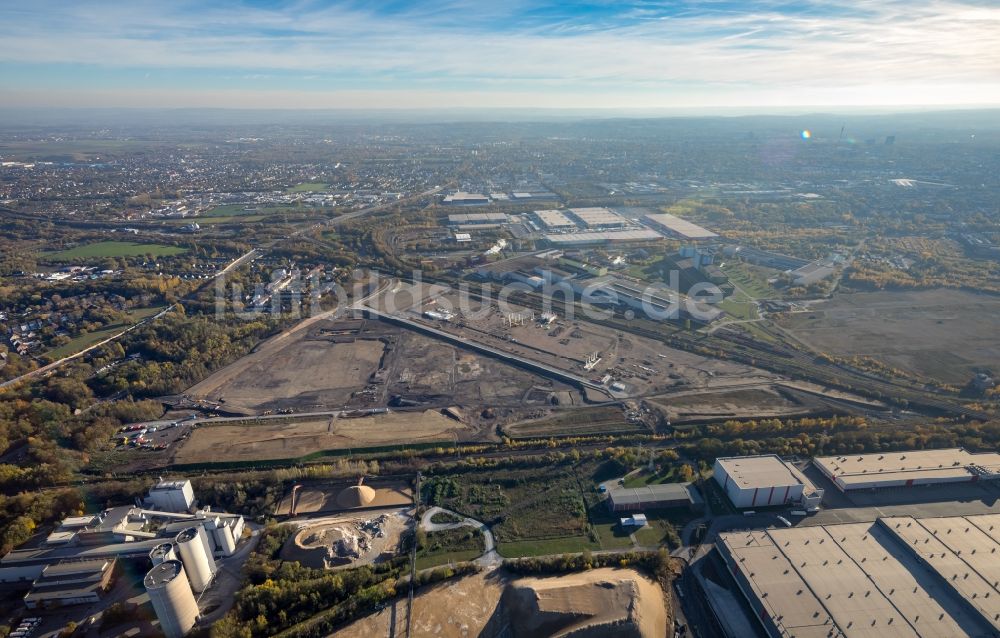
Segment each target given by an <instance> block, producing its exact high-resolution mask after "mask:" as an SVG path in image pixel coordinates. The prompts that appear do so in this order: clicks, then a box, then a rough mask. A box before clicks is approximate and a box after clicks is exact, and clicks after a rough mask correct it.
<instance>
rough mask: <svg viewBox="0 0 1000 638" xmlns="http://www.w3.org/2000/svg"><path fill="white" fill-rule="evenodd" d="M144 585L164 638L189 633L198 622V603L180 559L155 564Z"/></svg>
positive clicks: (177, 637) (179, 637) (176, 637)
mask: <svg viewBox="0 0 1000 638" xmlns="http://www.w3.org/2000/svg"><path fill="white" fill-rule="evenodd" d="M143 584H144V585H145V586H146V592H147V593H148V594H149V600H150V602H151V603H153V609H154V610H155V611H156V617H157V618H158V619H159V621H160V629H161V630H162V631H163V634H164V635H165V636H166V638H181V637H182V636H183V635H184V634H186V633H187V632H188V631H190V630H191V627H193V626H194V623H195V621H196V620H198V603H197V602H196V601H195V599H194V594H193V593H192V592H191V585H190V584H189V583H188V579H187V574H185V572H184V565H183V564H181V562H180V561H179V560H166V561H163V562H162V563H160V564H159V565H156V566H155V567H153V568H152V569H151V570H149V573H147V574H146V578H145V579H144V580H143Z"/></svg>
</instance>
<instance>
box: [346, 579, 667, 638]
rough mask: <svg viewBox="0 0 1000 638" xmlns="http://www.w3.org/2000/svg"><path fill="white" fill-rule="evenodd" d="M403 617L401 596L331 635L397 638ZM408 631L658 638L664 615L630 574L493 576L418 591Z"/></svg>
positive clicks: (444, 636)
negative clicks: (376, 611)
mask: <svg viewBox="0 0 1000 638" xmlns="http://www.w3.org/2000/svg"><path fill="white" fill-rule="evenodd" d="M501 600H502V602H501ZM405 618H406V599H405V597H404V598H401V599H397V600H396V601H395V602H394V603H393V604H392V605H390V606H389V607H387V608H386V609H383V610H382V611H380V612H378V613H375V614H372V615H370V616H368V617H366V618H362V619H360V620H358V621H356V622H354V623H352V624H350V625H348V626H347V627H344V628H342V629H340V630H338V631H337V632H335V633H334V634H333V635H334V636H336V638H368V637H369V636H386V635H390V636H391V635H396V636H400V635H402V633H405ZM394 620H395V622H396V626H395V632H393V631H392V625H393V621H394ZM413 632H414V635H416V636H435V637H436V638H468V637H470V636H478V637H479V638H501V637H506V638H509V637H511V636H513V637H515V638H536V637H538V638H541V637H542V636H546V637H547V636H564V637H570V638H597V637H600V638H606V637H608V636H615V637H616V638H617V637H618V636H625V637H626V638H633V637H638V638H665V636H666V635H667V611H666V608H665V606H664V602H663V592H662V590H661V589H660V587H659V585H657V584H655V583H654V582H653V581H651V580H649V579H648V578H646V577H645V576H643V575H642V574H640V573H639V572H637V571H635V570H631V569H610V568H608V569H594V570H591V571H588V572H582V573H579V574H567V575H565V576H552V577H547V578H520V579H513V580H512V579H510V577H509V576H508V575H506V574H505V572H503V570H496V571H492V572H481V573H479V574H473V575H471V576H466V577H464V578H460V579H457V580H450V581H447V582H445V583H441V584H439V585H435V586H434V587H432V588H429V589H424V590H421V591H420V592H419V593H418V594H417V596H416V598H415V600H414V603H413Z"/></svg>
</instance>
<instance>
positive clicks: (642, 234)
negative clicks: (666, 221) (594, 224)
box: [545, 228, 663, 246]
mask: <svg viewBox="0 0 1000 638" xmlns="http://www.w3.org/2000/svg"><path fill="white" fill-rule="evenodd" d="M545 239H547V240H548V241H550V242H551V243H553V244H555V245H563V246H568V245H569V246H571V245H573V244H597V243H602V242H608V241H655V240H658V239H663V236H662V235H660V234H659V233H658V232H656V231H654V230H649V229H648V228H639V229H636V230H592V231H584V232H581V233H569V234H566V235H546V236H545Z"/></svg>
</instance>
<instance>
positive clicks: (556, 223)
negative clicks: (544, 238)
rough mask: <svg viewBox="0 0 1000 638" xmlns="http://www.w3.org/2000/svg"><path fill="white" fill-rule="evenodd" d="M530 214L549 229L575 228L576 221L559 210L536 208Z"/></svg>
mask: <svg viewBox="0 0 1000 638" xmlns="http://www.w3.org/2000/svg"><path fill="white" fill-rule="evenodd" d="M530 216H531V217H533V218H534V219H535V221H537V222H538V223H539V224H541V225H542V226H544V227H545V228H548V229H549V230H569V229H572V228H576V222H574V221H573V220H572V219H570V218H569V217H567V216H566V214H565V213H563V211H561V210H536V211H533V212H532V213H531V215H530Z"/></svg>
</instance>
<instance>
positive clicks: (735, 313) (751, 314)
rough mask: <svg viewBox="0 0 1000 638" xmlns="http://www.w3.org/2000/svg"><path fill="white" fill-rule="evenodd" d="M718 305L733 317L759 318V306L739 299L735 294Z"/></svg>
mask: <svg viewBox="0 0 1000 638" xmlns="http://www.w3.org/2000/svg"><path fill="white" fill-rule="evenodd" d="M741 296H742V295H741ZM718 307H719V310H723V311H725V313H726V314H728V315H729V316H730V317H732V318H733V319H756V318H757V307H756V306H754V305H753V303H752V302H749V301H737V300H736V296H735V295H734V296H733V297H728V298H726V299H724V300H723V301H722V303H720V304H719V306H718Z"/></svg>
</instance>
